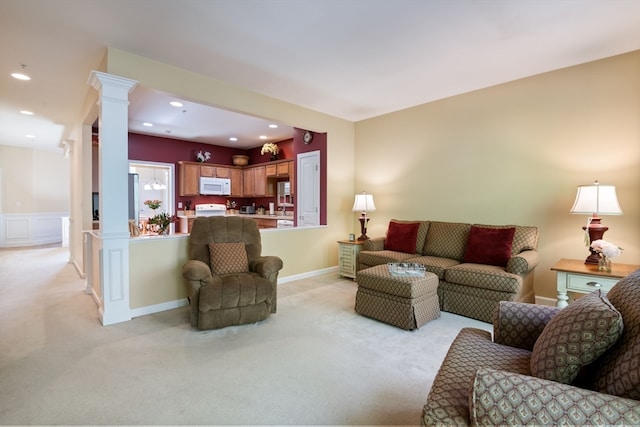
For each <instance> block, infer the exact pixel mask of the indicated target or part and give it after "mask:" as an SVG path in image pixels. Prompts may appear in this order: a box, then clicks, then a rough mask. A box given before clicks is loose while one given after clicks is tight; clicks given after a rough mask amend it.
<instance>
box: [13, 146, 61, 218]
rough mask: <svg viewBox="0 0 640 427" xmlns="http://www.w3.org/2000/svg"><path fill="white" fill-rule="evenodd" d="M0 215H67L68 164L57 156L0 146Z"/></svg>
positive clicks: (46, 152) (32, 150) (38, 151)
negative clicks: (55, 213)
mask: <svg viewBox="0 0 640 427" xmlns="http://www.w3.org/2000/svg"><path fill="white" fill-rule="evenodd" d="M0 172H1V174H2V175H1V176H2V181H1V185H2V187H1V188H0V213H5V214H21V213H24V214H31V213H47V212H68V211H69V161H68V160H67V159H65V158H64V157H63V156H62V150H60V152H59V153H54V152H49V151H42V150H34V149H31V148H20V147H15V146H11V145H0Z"/></svg>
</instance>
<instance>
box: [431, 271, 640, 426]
mask: <svg viewBox="0 0 640 427" xmlns="http://www.w3.org/2000/svg"><path fill="white" fill-rule="evenodd" d="M422 424H423V425H425V426H466V425H474V426H489V425H499V426H504V425H579V426H585V425H594V426H595V425H627V426H632V425H634V426H637V425H640V269H639V270H636V271H635V272H633V273H631V274H630V275H628V276H627V277H625V278H623V279H621V280H620V281H619V282H618V283H617V284H616V285H615V286H614V287H613V288H612V289H611V290H610V291H609V293H608V294H606V295H605V294H604V293H602V292H601V291H600V290H597V291H594V292H592V293H590V294H587V295H584V296H582V297H581V298H579V299H577V300H576V301H574V302H572V303H571V304H569V305H568V306H567V307H565V308H563V309H560V308H557V307H548V306H542V305H535V304H527V303H520V302H514V301H501V302H500V303H499V304H498V307H497V310H496V312H495V317H494V322H493V339H492V336H491V333H490V332H488V331H485V330H480V329H476V328H464V329H462V330H461V331H460V333H459V334H458V336H457V337H456V339H455V340H454V341H453V343H452V344H451V347H450V348H449V352H448V353H447V355H446V357H445V359H444V361H443V362H442V365H441V366H440V370H439V371H438V374H437V375H436V378H435V380H434V381H433V384H432V386H431V390H430V392H429V397H428V398H427V403H426V405H425V406H424V410H423V417H422Z"/></svg>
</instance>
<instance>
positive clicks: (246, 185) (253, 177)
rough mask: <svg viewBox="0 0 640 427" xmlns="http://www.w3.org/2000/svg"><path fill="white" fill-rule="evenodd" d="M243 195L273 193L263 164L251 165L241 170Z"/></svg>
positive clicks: (262, 195)
mask: <svg viewBox="0 0 640 427" xmlns="http://www.w3.org/2000/svg"><path fill="white" fill-rule="evenodd" d="M242 180H243V182H242V188H243V196H244V197H265V196H269V197H270V196H273V195H274V189H273V188H274V185H273V184H272V183H269V182H267V171H266V167H265V166H252V167H248V168H245V169H244V170H243V171H242Z"/></svg>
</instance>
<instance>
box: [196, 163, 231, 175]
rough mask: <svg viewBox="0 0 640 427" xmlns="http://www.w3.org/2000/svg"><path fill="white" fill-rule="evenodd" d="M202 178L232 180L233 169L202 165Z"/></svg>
mask: <svg viewBox="0 0 640 427" xmlns="http://www.w3.org/2000/svg"><path fill="white" fill-rule="evenodd" d="M200 176H208V177H211V178H231V168H225V167H220V166H209V165H207V166H204V165H201V166H200Z"/></svg>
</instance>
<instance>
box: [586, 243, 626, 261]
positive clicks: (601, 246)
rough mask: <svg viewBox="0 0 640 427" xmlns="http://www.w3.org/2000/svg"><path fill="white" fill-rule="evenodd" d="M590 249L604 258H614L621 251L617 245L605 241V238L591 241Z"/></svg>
mask: <svg viewBox="0 0 640 427" xmlns="http://www.w3.org/2000/svg"><path fill="white" fill-rule="evenodd" d="M591 249H593V250H594V251H596V252H598V253H599V254H600V256H601V257H604V258H615V257H617V256H618V255H620V254H621V253H622V251H623V249H622V248H621V247H619V246H618V245H615V244H613V243H610V242H607V241H606V240H594V241H593V242H592V243H591Z"/></svg>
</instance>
